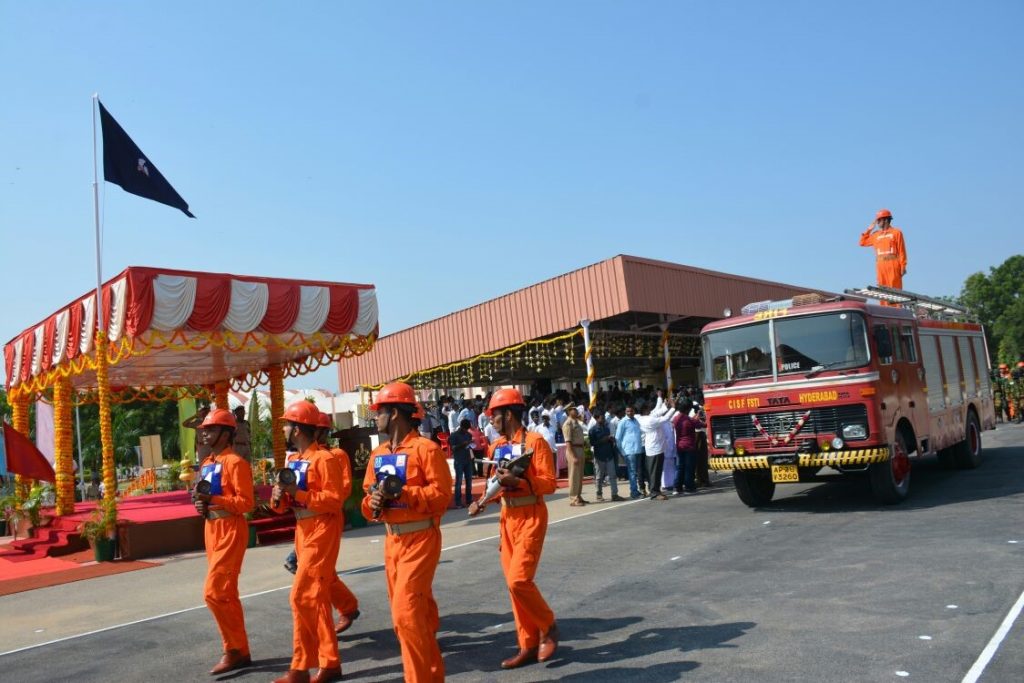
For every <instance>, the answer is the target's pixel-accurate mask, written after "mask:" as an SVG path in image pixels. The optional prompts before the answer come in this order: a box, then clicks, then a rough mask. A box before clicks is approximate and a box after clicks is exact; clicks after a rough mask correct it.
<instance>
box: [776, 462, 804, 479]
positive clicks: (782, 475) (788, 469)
mask: <svg viewBox="0 0 1024 683" xmlns="http://www.w3.org/2000/svg"><path fill="white" fill-rule="evenodd" d="M772 481H774V482H776V483H784V482H793V481H800V471H799V470H798V469H797V468H796V465H772Z"/></svg>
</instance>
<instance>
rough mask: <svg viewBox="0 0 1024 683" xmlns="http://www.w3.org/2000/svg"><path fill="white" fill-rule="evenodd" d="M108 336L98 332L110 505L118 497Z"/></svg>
mask: <svg viewBox="0 0 1024 683" xmlns="http://www.w3.org/2000/svg"><path fill="white" fill-rule="evenodd" d="M106 350H107V335H106V333H105V332H102V331H97V332H96V385H97V387H96V391H97V394H98V397H99V407H100V446H101V447H102V453H103V497H104V499H106V500H107V501H108V502H109V503H110V504H112V505H113V504H116V503H114V501H115V499H116V496H117V476H116V474H115V471H114V434H113V429H112V428H111V420H110V376H109V374H108V366H107V353H106Z"/></svg>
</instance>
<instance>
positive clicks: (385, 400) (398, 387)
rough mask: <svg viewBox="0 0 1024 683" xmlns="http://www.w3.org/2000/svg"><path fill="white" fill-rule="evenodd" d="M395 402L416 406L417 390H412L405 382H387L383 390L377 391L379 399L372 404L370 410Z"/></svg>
mask: <svg viewBox="0 0 1024 683" xmlns="http://www.w3.org/2000/svg"><path fill="white" fill-rule="evenodd" d="M394 403H404V404H406V405H411V406H415V405H417V403H416V392H415V391H413V390H412V387H411V386H409V385H408V384H406V383H405V382H392V383H391V384H385V385H384V386H383V387H381V390H380V391H379V392H377V400H376V401H374V402H373V403H371V404H370V410H380V407H381V406H386V405H391V404H394Z"/></svg>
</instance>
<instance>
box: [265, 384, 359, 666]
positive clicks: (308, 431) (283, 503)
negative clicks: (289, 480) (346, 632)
mask: <svg viewBox="0 0 1024 683" xmlns="http://www.w3.org/2000/svg"><path fill="white" fill-rule="evenodd" d="M281 419H282V420H284V427H283V429H284V436H285V441H286V442H289V443H290V444H291V445H292V447H293V448H294V449H295V450H296V453H295V454H294V455H292V456H290V457H289V459H288V462H287V467H288V469H290V470H292V471H293V472H294V473H295V479H296V483H294V484H288V485H284V484H280V483H278V484H275V485H274V490H273V492H272V493H271V500H270V502H271V507H273V508H274V510H276V511H278V512H283V511H285V510H286V509H287V508H288V507H292V508H293V509H294V510H295V520H296V523H295V552H296V554H297V555H298V565H299V567H298V570H297V571H296V572H295V583H293V584H292V593H291V605H292V629H293V631H292V641H293V649H294V652H293V654H292V663H291V668H290V669H288V673H286V674H285V675H283V676H281V677H280V678H278V679H276V680H275V681H274V683H309V682H310V677H309V670H310V669H311V668H313V667H314V666H317V665H319V667H320V670H319V671H318V672H317V674H316V676H315V677H314V678H313V679H312V683H326V682H327V681H340V680H341V660H340V659H339V657H338V637H337V635H336V634H335V632H334V620H333V619H332V618H331V586H333V585H334V581H335V580H337V577H338V575H337V571H336V569H335V565H336V564H337V562H338V550H339V548H340V546H341V506H342V503H343V502H344V499H343V498H342V495H341V489H342V479H343V475H342V471H341V463H340V462H338V459H337V458H336V457H334V456H333V455H331V454H330V453H329V452H328V451H325V450H324V449H323V447H322V446H321V445H320V444H319V443H317V439H316V436H317V430H318V429H319V425H320V411H319V410H317V409H316V406H314V405H313V404H312V403H310V402H309V401H296V402H295V403H293V404H291V405H290V406H288V407H287V408H286V409H285V411H284V414H283V415H282V416H281Z"/></svg>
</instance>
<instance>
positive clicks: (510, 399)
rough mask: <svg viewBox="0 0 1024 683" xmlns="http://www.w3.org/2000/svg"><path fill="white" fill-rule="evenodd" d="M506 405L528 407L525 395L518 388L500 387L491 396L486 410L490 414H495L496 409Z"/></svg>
mask: <svg viewBox="0 0 1024 683" xmlns="http://www.w3.org/2000/svg"><path fill="white" fill-rule="evenodd" d="M506 406H522V407H524V408H525V407H526V401H524V400H523V395H522V394H521V393H520V392H519V390H518V389H498V390H497V391H495V392H494V395H493V396H491V402H490V403H489V404H488V405H487V410H485V411H484V412H486V413H487V414H488V415H493V414H494V411H495V410H497V409H498V408H504V407H506Z"/></svg>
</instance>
